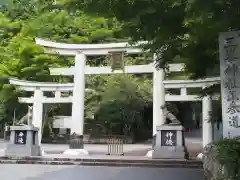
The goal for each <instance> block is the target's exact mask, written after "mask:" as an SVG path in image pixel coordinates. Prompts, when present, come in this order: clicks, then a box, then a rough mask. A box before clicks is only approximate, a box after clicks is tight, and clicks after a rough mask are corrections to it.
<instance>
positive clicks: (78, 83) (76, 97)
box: [11, 38, 220, 154]
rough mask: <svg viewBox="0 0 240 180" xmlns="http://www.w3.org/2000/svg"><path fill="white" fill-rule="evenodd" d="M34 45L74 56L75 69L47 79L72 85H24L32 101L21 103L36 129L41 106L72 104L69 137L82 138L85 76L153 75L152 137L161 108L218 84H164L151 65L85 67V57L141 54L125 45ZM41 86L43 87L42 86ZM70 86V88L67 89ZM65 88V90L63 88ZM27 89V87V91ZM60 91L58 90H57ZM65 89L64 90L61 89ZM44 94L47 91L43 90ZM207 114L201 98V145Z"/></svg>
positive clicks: (207, 102) (207, 134)
mask: <svg viewBox="0 0 240 180" xmlns="http://www.w3.org/2000/svg"><path fill="white" fill-rule="evenodd" d="M36 43H37V44H38V45H41V46H44V47H45V52H46V53H50V54H60V55H67V56H75V66H74V67H70V68H52V69H50V72H51V75H66V76H74V84H61V85H60V84H55V85H53V83H50V84H51V85H50V84H49V83H38V82H35V83H33V82H26V83H28V86H29V85H30V84H32V86H34V87H35V89H34V98H27V99H23V98H20V101H21V102H25V103H26V102H32V103H33V104H35V105H34V114H35V115H34V116H33V117H34V119H33V124H34V125H35V126H37V127H39V128H40V124H41V118H39V117H42V115H41V116H40V115H39V114H40V113H42V107H41V108H39V106H40V104H41V106H42V103H67V102H72V103H73V104H72V120H71V133H76V134H77V135H81V136H83V126H84V95H85V90H84V89H85V74H115V73H133V74H137V73H153V135H155V134H156V127H157V126H159V125H162V124H164V122H165V119H164V115H163V112H162V110H161V108H160V107H161V106H162V105H164V104H165V100H166V101H200V100H202V99H200V98H199V97H198V96H197V95H187V88H194V87H207V86H210V85H212V84H214V83H218V82H219V81H220V78H208V79H204V80H198V81H192V80H168V81H164V70H163V69H160V70H157V69H155V67H154V66H153V64H148V65H132V66H125V67H124V71H121V70H117V71H113V72H112V69H111V67H89V66H86V56H87V55H88V56H94V55H108V54H109V53H110V52H113V51H118V52H119V51H120V52H125V53H127V54H133V53H134V54H136V53H143V51H142V49H140V48H136V47H132V46H129V45H128V44H127V43H109V44H64V43H55V42H52V41H47V40H43V39H39V38H36ZM182 67H183V66H182V64H175V65H170V71H171V72H174V71H175V72H176V71H178V72H179V71H182ZM11 83H12V84H15V85H18V86H26V84H25V85H20V84H17V81H16V80H15V82H13V81H11ZM43 84H45V85H43ZM70 86H71V88H70ZM67 87H68V88H67ZM28 88H29V87H28ZM61 88H62V89H61ZM64 88H66V89H64ZM165 88H166V89H168V88H171V89H172V88H180V89H181V95H169V94H166V95H165ZM44 89H48V91H54V90H55V91H56V93H55V98H44V97H43V92H42V91H44ZM70 89H71V90H72V91H73V97H64V98H63V97H61V91H69V90H70ZM46 91H47V90H46ZM209 111H211V99H210V97H208V96H207V97H204V98H203V131H204V133H203V145H205V144H207V143H209V142H211V141H212V135H211V134H212V128H211V123H209V118H210V117H209V113H208V112H209ZM68 152H70V153H71V154H72V153H74V154H78V153H77V152H80V153H82V152H85V151H83V150H79V151H77V150H70V151H68Z"/></svg>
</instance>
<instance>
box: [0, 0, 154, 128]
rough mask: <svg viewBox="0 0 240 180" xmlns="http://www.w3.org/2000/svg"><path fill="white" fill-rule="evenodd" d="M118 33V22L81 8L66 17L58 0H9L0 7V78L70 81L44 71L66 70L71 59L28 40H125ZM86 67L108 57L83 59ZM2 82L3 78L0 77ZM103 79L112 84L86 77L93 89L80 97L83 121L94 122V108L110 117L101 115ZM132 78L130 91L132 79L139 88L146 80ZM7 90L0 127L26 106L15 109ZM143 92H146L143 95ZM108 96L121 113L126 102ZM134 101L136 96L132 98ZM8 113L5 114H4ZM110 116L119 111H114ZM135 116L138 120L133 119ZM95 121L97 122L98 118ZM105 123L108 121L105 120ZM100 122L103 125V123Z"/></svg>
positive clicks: (1, 92)
mask: <svg viewBox="0 0 240 180" xmlns="http://www.w3.org/2000/svg"><path fill="white" fill-rule="evenodd" d="M121 29H122V24H121V23H119V22H118V21H117V20H116V18H105V17H100V16H91V15H88V14H86V13H84V12H82V11H81V10H77V11H74V12H71V13H69V11H68V10H67V9H66V6H64V5H63V2H62V1H59V0H57V1H53V0H50V1H49V0H38V1H35V0H9V1H8V4H6V5H4V6H1V13H0V76H1V77H17V78H19V79H25V80H31V81H50V82H51V81H53V82H61V83H62V82H70V81H72V78H63V77H53V76H50V75H49V67H69V66H71V65H73V62H74V61H73V60H74V59H73V58H69V57H61V56H58V55H54V56H53V55H47V54H44V50H43V49H42V48H40V47H39V46H37V45H35V42H34V38H35V37H41V38H46V39H51V40H55V41H59V42H66V43H102V42H110V41H111V42H113V41H114V42H118V41H122V40H126V39H128V38H127V37H126V36H123V35H122V31H121ZM126 60H127V63H128V64H135V63H136V62H138V63H145V62H148V61H149V59H145V58H143V57H126ZM87 63H88V64H89V65H92V66H100V65H107V64H108V63H109V59H108V57H107V58H106V57H89V58H88V60H87ZM2 79H3V80H4V78H2ZM109 80H110V82H112V83H113V81H114V80H113V79H112V78H111V77H110V78H109V77H107V76H89V77H87V86H88V87H89V88H91V89H94V91H92V92H89V93H87V94H86V99H85V104H86V108H85V109H86V110H85V116H86V119H87V120H89V121H88V122H90V120H94V119H92V117H93V115H95V114H96V112H98V113H97V114H100V113H99V112H100V109H101V113H102V114H104V115H105V116H104V117H107V118H109V117H110V116H107V114H106V113H105V112H106V111H107V108H106V104H109V102H110V101H109V100H108V98H107V96H106V93H109V92H108V88H104V87H105V85H106V87H109V88H110V85H108V83H110V82H109ZM116 80H119V82H118V83H119V85H118V86H117V87H119V88H120V87H123V86H124V81H123V80H122V79H121V78H120V79H117V78H116ZM132 80H134V83H133V85H132V86H133V87H134V88H135V87H136V85H137V84H136V83H137V80H138V83H141V84H144V83H148V78H147V77H144V80H143V81H141V82H140V81H139V79H138V78H137V79H136V78H135V79H134V78H132ZM135 81H136V82H135ZM128 82H129V80H128ZM7 86H9V85H7ZM144 87H145V86H144ZM11 88H12V90H11V91H9V90H8V88H7V87H6V86H5V85H4V86H0V102H3V103H1V104H0V118H1V122H2V123H4V122H6V121H9V122H11V120H12V116H13V110H14V108H16V107H19V108H17V109H18V110H19V112H18V111H17V117H20V116H21V115H22V113H24V111H25V112H26V110H27V108H25V109H24V108H22V107H23V106H19V103H17V96H18V95H19V94H18V93H19V92H18V91H16V90H15V89H14V88H13V87H11ZM119 88H114V90H115V91H118V90H119ZM128 90H129V92H127V91H126V90H125V91H124V93H123V95H124V97H126V96H127V94H128V93H130V94H131V93H133V92H132V89H131V88H130V89H128ZM105 91H106V92H105ZM147 91H149V89H148V90H146V91H145V92H147ZM6 92H8V94H6ZM111 93H112V94H113V96H114V95H116V97H115V99H116V104H114V105H115V106H116V108H115V109H118V108H120V105H121V108H125V109H127V108H129V107H130V105H129V104H127V103H123V102H122V100H121V98H120V96H119V95H122V94H118V93H117V92H111ZM23 95H24V94H23ZM123 95H122V96H123ZM113 96H112V99H113ZM145 96H146V97H148V96H149V93H146V94H145V95H143V94H141V97H142V99H145V98H146V97H145ZM143 97H144V98H143ZM134 98H137V97H135V96H134ZM125 99H126V98H125ZM137 100H138V101H136V102H142V103H144V102H143V101H140V99H139V98H137ZM117 101H119V103H117ZM13 102H14V103H15V104H14V103H13ZM131 103H134V101H131ZM118 104H120V105H118ZM142 106H143V104H141V103H139V107H138V106H137V104H136V103H135V104H134V106H132V109H133V111H136V112H140V110H142ZM10 109H11V111H9V110H10ZM12 109H13V110H12ZM66 109H67V110H68V111H71V110H69V109H70V108H69V109H68V108H66V105H60V106H56V107H52V106H51V112H49V111H47V110H48V109H46V112H47V113H46V115H48V116H52V115H57V113H59V112H66ZM20 112H21V113H20ZM114 112H115V113H119V112H117V111H116V110H115V111H114ZM127 113H129V112H126V114H127ZM66 114H67V115H69V112H66ZM116 116H118V114H117V115H116ZM99 117H100V116H99ZM111 118H113V117H111ZM137 118H138V119H139V117H137ZM98 120H99V121H100V122H103V120H100V119H99V118H98ZM108 121H114V120H111V119H108ZM131 121H135V119H134V118H132V119H131ZM46 124H49V123H46ZM102 124H103V125H104V123H102ZM130 124H131V123H130Z"/></svg>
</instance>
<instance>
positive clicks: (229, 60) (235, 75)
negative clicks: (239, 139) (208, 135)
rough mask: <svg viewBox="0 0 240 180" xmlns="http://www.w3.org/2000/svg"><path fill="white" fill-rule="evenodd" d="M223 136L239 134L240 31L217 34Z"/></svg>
mask: <svg viewBox="0 0 240 180" xmlns="http://www.w3.org/2000/svg"><path fill="white" fill-rule="evenodd" d="M219 55H220V72H221V73H220V74H221V95H222V119H223V137H234V136H239V135H240V106H237V104H239V102H240V101H239V99H240V31H236V32H226V33H220V36H219Z"/></svg>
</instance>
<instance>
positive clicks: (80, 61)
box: [64, 52, 88, 155]
mask: <svg viewBox="0 0 240 180" xmlns="http://www.w3.org/2000/svg"><path fill="white" fill-rule="evenodd" d="M85 65H86V55H85V54H83V53H81V52H79V53H77V54H76V56H75V67H74V87H73V101H72V121H71V139H70V146H69V149H68V150H66V151H65V152H64V154H67V155H87V154H88V152H87V151H86V150H84V147H83V144H84V143H83V135H84V96H85Z"/></svg>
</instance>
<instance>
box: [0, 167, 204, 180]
mask: <svg viewBox="0 0 240 180" xmlns="http://www.w3.org/2000/svg"><path fill="white" fill-rule="evenodd" d="M0 170H1V180H80V179H84V180H156V179H157V180H186V179H194V180H203V171H202V170H193V169H179V168H178V169H170V168H166V169H164V168H161V169H159V168H129V167H128V168H124V167H81V166H51V165H16V164H15V165H8V164H1V165H0Z"/></svg>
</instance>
